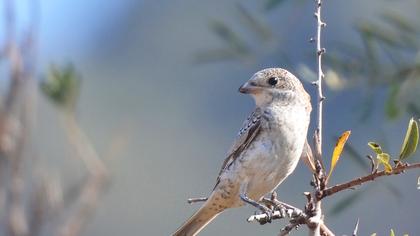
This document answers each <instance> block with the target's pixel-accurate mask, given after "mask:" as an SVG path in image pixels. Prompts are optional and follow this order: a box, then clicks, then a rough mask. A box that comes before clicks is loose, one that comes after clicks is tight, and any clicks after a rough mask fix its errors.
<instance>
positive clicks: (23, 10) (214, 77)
mask: <svg viewBox="0 0 420 236" xmlns="http://www.w3.org/2000/svg"><path fill="white" fill-rule="evenodd" d="M419 10H420V1H418V0H401V1H390V0H371V1H363V0H354V1H345V0H335V1H325V4H324V7H323V16H324V19H325V21H326V23H327V27H326V28H325V30H324V31H323V41H322V43H323V46H324V47H326V51H327V53H326V55H325V61H324V71H325V72H326V81H325V82H326V88H325V90H326V91H325V95H326V97H327V100H326V102H325V108H324V109H325V111H324V112H325V116H324V146H323V147H324V154H325V158H326V159H327V160H326V161H327V162H328V160H329V157H330V156H331V153H332V149H333V147H334V143H335V140H336V137H338V136H339V135H340V134H341V133H342V132H343V131H345V130H352V135H351V137H350V139H349V142H348V145H347V146H346V149H345V152H344V155H343V157H342V159H341V161H340V163H339V164H338V166H337V168H336V170H335V172H334V174H333V176H332V180H331V184H336V183H340V182H343V181H346V180H349V179H352V178H354V177H356V176H360V175H364V174H367V173H368V172H369V170H370V163H369V160H368V159H367V158H365V156H366V155H367V154H372V153H371V151H370V150H369V148H368V146H367V142H368V141H376V142H378V143H380V144H381V145H382V146H383V149H384V150H387V151H388V152H389V153H390V154H393V155H397V154H398V152H399V148H400V146H401V143H402V140H403V137H404V134H405V131H406V126H407V122H408V120H409V118H410V117H412V116H414V117H417V118H419V116H420V100H419V99H418V96H419V91H420V53H419V52H420V50H419V49H420V38H419V32H420V19H419V17H420V16H419V15H418V11H419ZM0 12H1V14H0V92H1V94H2V99H1V104H2V106H1V110H0V111H1V113H0V157H1V160H0V209H1V210H0V217H1V218H0V223H1V224H0V231H1V233H0V235H16V236H21V235H22V236H23V235H69V236H70V235H169V234H170V233H172V232H173V231H174V230H175V229H176V228H177V227H179V226H180V225H181V224H182V222H183V221H184V220H185V219H187V218H188V217H189V216H190V215H191V214H192V213H193V212H194V211H195V210H196V209H197V208H198V207H199V205H200V203H197V204H195V205H188V204H187V202H186V200H187V198H190V197H204V196H207V195H208V193H209V192H210V190H211V189H212V188H213V185H214V183H215V180H216V176H217V173H218V171H219V169H220V166H221V163H222V161H223V160H224V157H225V156H224V155H225V153H226V151H227V150H228V148H229V147H230V145H231V142H232V140H233V138H234V137H235V135H236V133H237V131H238V129H239V128H240V125H241V124H242V122H243V120H244V119H245V118H246V116H247V114H248V113H249V112H250V111H252V109H253V107H254V104H253V101H252V99H251V98H250V97H249V96H244V95H241V94H239V93H238V92H237V89H238V87H239V86H240V85H241V84H242V83H243V82H245V81H246V80H248V79H249V78H250V76H252V74H253V73H255V72H256V71H258V70H260V69H262V68H266V67H283V68H287V69H288V70H290V71H291V72H292V73H294V74H296V75H297V76H298V77H299V78H300V79H301V80H303V81H305V86H306V89H307V90H308V91H309V92H310V93H311V94H312V95H314V94H315V88H313V87H312V86H311V85H310V82H311V81H312V80H314V79H315V78H316V72H315V71H314V69H315V68H316V67H315V63H316V57H315V53H314V52H315V45H314V44H311V43H309V39H310V38H311V37H313V36H314V34H315V20H314V18H313V12H314V2H313V1H312V0H294V1H292V0H259V1H257V0H214V1H193V0H172V1H168V0H154V1H151V0H121V1H107V2H106V3H105V2H104V1H100V0H91V1H81V0H73V1H69V0H61V1H47V0H37V1H34V0H27V1H13V0H3V1H1V4H0ZM315 114H316V112H315V111H314V112H313V113H312V118H313V119H314V117H315ZM312 123H314V122H312ZM313 125H314V124H312V127H311V131H310V133H309V136H310V137H311V136H312V133H313ZM410 161H411V162H415V161H419V154H416V155H415V156H414V157H413V159H411V160H410ZM419 175H420V171H419V170H413V171H409V172H407V173H406V174H404V175H399V176H394V177H389V178H383V179H379V180H377V181H375V182H374V183H371V184H369V185H365V186H362V187H360V188H358V189H357V190H356V191H346V192H343V193H340V194H339V195H337V196H335V197H333V198H331V199H326V200H324V204H323V206H324V212H325V214H326V216H325V217H326V223H327V225H328V226H329V227H330V228H332V230H333V231H335V232H336V233H337V235H342V234H347V235H349V234H351V232H352V230H353V228H354V224H355V222H356V220H357V219H358V218H360V226H359V229H360V231H359V232H360V235H370V234H371V233H374V232H377V233H378V235H388V234H389V230H390V229H391V228H392V229H394V230H395V231H396V234H397V235H402V234H403V233H408V234H410V235H418V234H419V233H420V225H419V224H418V219H419V217H420V213H419V212H420V211H419V210H420V208H419V202H418V200H419V199H420V191H419V190H418V189H417V179H418V177H419ZM310 179H311V175H310V172H309V171H308V169H307V168H306V167H305V166H304V165H303V164H299V166H298V168H297V170H296V171H295V172H294V174H293V175H291V176H290V177H289V178H288V179H287V180H286V181H285V182H284V183H283V184H282V185H281V186H280V188H279V189H278V193H279V198H280V199H281V200H282V201H284V202H287V203H290V204H292V205H296V206H300V207H303V206H304V204H305V198H304V196H303V195H302V192H304V191H308V190H309V189H310V185H309V181H310ZM254 211H255V209H253V208H251V207H243V208H241V209H235V210H230V211H227V212H225V213H224V214H222V215H221V216H220V217H218V218H217V219H216V220H215V221H214V222H213V223H211V224H210V225H209V226H208V227H207V228H206V229H205V230H204V231H203V232H202V234H201V235H203V236H204V235H226V234H229V235H257V234H258V235H277V233H278V231H279V229H280V228H282V227H283V226H284V225H285V221H275V222H274V223H272V224H269V225H265V226H260V225H257V224H252V223H247V222H246V221H245V219H246V218H247V217H248V216H249V215H250V214H252V213H253V212H254ZM293 235H307V232H306V230H305V227H302V228H301V229H300V230H299V231H297V232H293Z"/></svg>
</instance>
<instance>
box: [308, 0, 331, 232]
mask: <svg viewBox="0 0 420 236" xmlns="http://www.w3.org/2000/svg"><path fill="white" fill-rule="evenodd" d="M315 2H316V12H315V18H316V21H317V27H316V56H317V62H318V80H317V81H316V82H315V85H316V86H317V88H318V91H317V94H318V101H317V108H318V109H317V112H318V119H317V127H316V130H315V137H314V142H315V144H314V146H315V157H316V159H317V162H316V163H317V166H316V173H315V174H314V179H315V185H314V187H315V191H314V195H315V199H314V202H313V203H311V204H312V205H313V206H314V207H315V208H314V209H313V216H312V217H310V218H309V219H308V221H307V226H308V228H309V235H313V236H320V235H321V228H320V226H321V223H322V208H321V199H320V198H319V197H318V195H319V192H320V191H322V190H323V189H324V188H325V180H324V173H325V170H324V168H323V165H322V111H323V109H322V107H323V102H324V100H325V97H324V95H323V93H322V79H323V78H324V72H323V71H322V55H323V54H324V53H325V48H321V30H322V28H323V27H325V25H326V24H325V23H324V22H322V18H321V7H322V0H316V1H315Z"/></svg>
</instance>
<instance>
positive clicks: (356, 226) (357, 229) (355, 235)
mask: <svg viewBox="0 0 420 236" xmlns="http://www.w3.org/2000/svg"><path fill="white" fill-rule="evenodd" d="M357 231H359V218H357V221H356V225H355V226H354V230H353V236H357Z"/></svg>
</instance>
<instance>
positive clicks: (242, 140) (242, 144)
mask: <svg viewBox="0 0 420 236" xmlns="http://www.w3.org/2000/svg"><path fill="white" fill-rule="evenodd" d="M260 130H261V111H260V109H258V108H257V109H256V110H255V111H254V112H252V113H251V115H249V116H248V118H247V119H246V120H245V121H244V123H243V125H242V128H241V129H240V130H239V133H238V136H237V138H236V139H235V142H234V143H233V145H232V147H231V148H230V150H229V152H228V154H227V157H226V159H225V161H224V162H223V165H222V168H221V169H220V172H219V175H218V177H217V182H216V186H217V184H218V183H219V182H220V175H221V174H222V173H223V171H224V170H226V169H227V168H229V166H230V165H231V164H232V163H233V162H235V160H236V159H237V158H238V157H239V156H240V155H241V153H242V151H243V150H245V149H246V148H247V147H248V146H249V144H250V143H251V142H252V141H253V140H254V139H255V137H257V135H258V134H259V132H260Z"/></svg>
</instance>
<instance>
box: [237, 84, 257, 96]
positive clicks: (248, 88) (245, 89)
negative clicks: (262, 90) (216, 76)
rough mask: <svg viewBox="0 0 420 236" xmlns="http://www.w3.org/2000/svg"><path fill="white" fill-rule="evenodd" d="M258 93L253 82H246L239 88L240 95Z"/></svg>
mask: <svg viewBox="0 0 420 236" xmlns="http://www.w3.org/2000/svg"><path fill="white" fill-rule="evenodd" d="M258 91H259V87H258V86H257V85H256V84H255V82H249V81H248V82H246V83H245V84H243V85H242V86H241V87H239V92H240V93H245V94H248V93H256V92H258Z"/></svg>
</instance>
